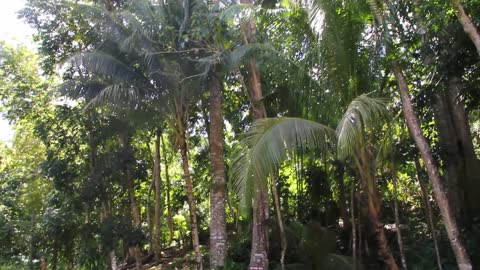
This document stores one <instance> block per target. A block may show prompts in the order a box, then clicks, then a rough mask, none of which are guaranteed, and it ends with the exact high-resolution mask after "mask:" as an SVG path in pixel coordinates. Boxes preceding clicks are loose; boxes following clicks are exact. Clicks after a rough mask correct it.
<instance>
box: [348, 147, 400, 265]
mask: <svg viewBox="0 0 480 270" xmlns="http://www.w3.org/2000/svg"><path fill="white" fill-rule="evenodd" d="M361 145H363V146H362V147H358V148H357V152H358V153H359V154H358V157H359V159H357V167H358V171H359V173H360V178H361V181H362V185H363V189H364V191H365V193H366V195H367V207H368V214H367V215H368V221H369V225H370V230H371V231H372V233H373V234H374V235H375V241H376V245H377V252H378V255H379V256H380V259H381V260H382V261H383V262H384V264H385V266H386V267H387V269H389V270H398V269H399V268H398V265H397V263H396V262H395V259H394V258H393V254H392V251H391V250H390V246H389V244H388V240H387V237H386V236H385V229H384V228H383V223H382V222H381V219H380V207H381V203H380V198H379V195H378V191H377V187H376V177H375V173H376V169H375V165H374V162H375V161H374V158H373V157H372V153H371V150H370V148H369V147H368V146H366V145H365V144H361ZM360 244H361V243H360Z"/></svg>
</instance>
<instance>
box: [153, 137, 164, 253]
mask: <svg viewBox="0 0 480 270" xmlns="http://www.w3.org/2000/svg"><path fill="white" fill-rule="evenodd" d="M161 136H162V131H161V130H157V133H156V135H155V158H154V161H153V179H154V182H155V222H154V223H155V230H154V233H153V250H154V254H155V260H156V261H158V260H159V259H160V256H161V254H160V253H161V251H162V245H161V237H162V236H161V233H162V227H161V226H162V220H161V219H162V213H161V212H162V207H161V202H162V196H161V190H162V178H161V171H160V170H161V167H160V161H161V159H160V137H161Z"/></svg>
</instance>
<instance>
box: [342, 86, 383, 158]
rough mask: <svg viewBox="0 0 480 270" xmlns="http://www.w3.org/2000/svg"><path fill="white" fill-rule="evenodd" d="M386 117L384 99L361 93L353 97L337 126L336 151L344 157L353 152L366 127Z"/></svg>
mask: <svg viewBox="0 0 480 270" xmlns="http://www.w3.org/2000/svg"><path fill="white" fill-rule="evenodd" d="M387 117H388V110H387V106H386V100H385V99H382V98H372V97H370V96H368V95H367V94H363V95H361V96H359V97H357V98H355V99H354V100H353V101H352V102H351V103H350V105H349V106H348V108H347V111H346V112H345V114H344V115H343V118H342V120H341V121H340V123H339V124H338V126H337V130H336V133H337V153H338V157H339V158H340V159H345V158H347V157H349V156H351V155H353V154H354V153H355V148H356V146H357V143H358V142H359V140H361V139H362V138H363V135H364V132H365V130H366V129H368V128H373V127H375V126H377V125H378V124H379V123H381V121H382V120H384V119H385V118H387Z"/></svg>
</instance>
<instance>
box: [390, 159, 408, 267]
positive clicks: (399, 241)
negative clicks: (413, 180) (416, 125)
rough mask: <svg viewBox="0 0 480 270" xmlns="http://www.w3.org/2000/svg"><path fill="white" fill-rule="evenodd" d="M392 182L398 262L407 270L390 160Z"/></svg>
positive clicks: (393, 168)
mask: <svg viewBox="0 0 480 270" xmlns="http://www.w3.org/2000/svg"><path fill="white" fill-rule="evenodd" d="M391 166H392V168H391V170H392V182H393V208H394V215H395V227H396V229H397V230H396V232H397V242H398V250H399V251H400V260H401V261H402V267H403V270H407V269H408V268H407V259H406V257H405V249H404V247H403V238H402V230H401V229H400V217H399V215H398V199H397V196H398V185H397V170H396V168H395V161H394V160H393V158H392V165H391Z"/></svg>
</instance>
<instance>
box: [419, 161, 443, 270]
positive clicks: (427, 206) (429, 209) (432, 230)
mask: <svg viewBox="0 0 480 270" xmlns="http://www.w3.org/2000/svg"><path fill="white" fill-rule="evenodd" d="M415 168H416V169H417V179H418V183H419V185H420V191H421V194H422V200H423V203H424V205H425V213H426V214H427V223H428V227H429V228H430V234H431V235H432V240H433V246H434V248H435V255H436V258H437V266H438V270H442V261H441V259H440V250H439V249H438V241H437V234H436V233H435V226H434V223H433V213H432V206H431V205H430V201H429V200H428V193H427V188H426V187H425V184H424V183H423V181H422V177H421V175H422V171H423V170H422V167H421V166H420V161H418V158H415Z"/></svg>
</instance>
